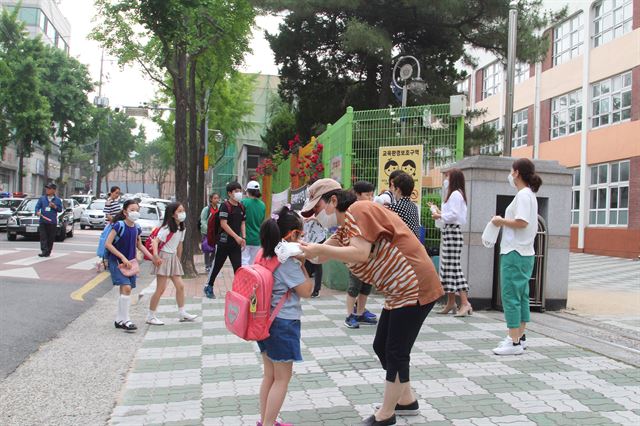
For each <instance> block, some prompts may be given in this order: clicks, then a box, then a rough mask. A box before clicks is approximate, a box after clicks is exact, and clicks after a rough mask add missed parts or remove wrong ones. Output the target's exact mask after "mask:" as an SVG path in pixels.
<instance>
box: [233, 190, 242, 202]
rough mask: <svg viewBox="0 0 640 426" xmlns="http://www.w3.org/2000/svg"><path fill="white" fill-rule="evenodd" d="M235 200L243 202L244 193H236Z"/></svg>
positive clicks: (234, 194)
mask: <svg viewBox="0 0 640 426" xmlns="http://www.w3.org/2000/svg"><path fill="white" fill-rule="evenodd" d="M233 199H234V200H236V201H237V202H240V201H242V192H234V193H233Z"/></svg>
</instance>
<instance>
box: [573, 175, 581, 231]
mask: <svg viewBox="0 0 640 426" xmlns="http://www.w3.org/2000/svg"><path fill="white" fill-rule="evenodd" d="M571 195H572V197H571V224H572V225H577V224H578V220H579V218H580V169H579V168H578V169H573V187H572V188H571Z"/></svg>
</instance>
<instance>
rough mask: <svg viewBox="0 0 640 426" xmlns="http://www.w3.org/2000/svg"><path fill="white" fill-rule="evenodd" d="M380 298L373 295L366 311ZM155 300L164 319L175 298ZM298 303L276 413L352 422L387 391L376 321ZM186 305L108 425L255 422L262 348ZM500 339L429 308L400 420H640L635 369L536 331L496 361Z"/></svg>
mask: <svg viewBox="0 0 640 426" xmlns="http://www.w3.org/2000/svg"><path fill="white" fill-rule="evenodd" d="M380 302H381V300H380V299H379V298H377V299H374V300H372V301H371V303H370V307H371V308H372V310H373V311H376V312H379V309H380ZM162 303H166V305H163V306H162V307H161V309H160V310H161V311H165V312H166V314H164V315H167V317H168V314H169V312H172V311H173V310H174V308H173V307H172V306H171V304H172V303H173V301H172V300H171V299H163V300H162ZM303 307H304V318H303V324H302V350H303V357H304V362H302V363H298V364H295V365H294V377H293V379H292V381H291V384H290V387H289V393H288V395H287V399H286V401H285V403H284V407H283V409H282V413H281V414H282V418H283V419H284V420H285V421H287V422H292V423H294V424H296V425H309V426H311V425H314V426H315V425H351V424H358V422H359V420H360V419H361V418H363V417H365V416H367V415H369V414H371V413H372V410H373V408H372V406H373V404H374V403H377V402H379V401H380V400H381V396H382V391H383V380H384V372H383V370H382V369H381V368H380V365H379V363H378V362H377V360H376V358H375V356H374V353H373V350H372V348H371V342H372V340H373V335H374V333H375V327H361V328H360V329H358V330H348V329H346V328H344V326H342V325H341V322H342V321H343V319H344V314H343V309H344V301H343V297H342V296H327V297H321V298H318V299H313V300H311V301H308V302H304V305H303ZM187 308H188V310H189V311H190V312H193V313H198V314H199V315H200V318H198V320H197V321H196V322H195V323H178V322H177V320H176V319H170V320H168V321H167V325H165V326H162V327H155V328H152V329H149V331H148V332H147V334H146V338H145V342H144V346H143V348H141V349H140V350H139V351H138V354H137V357H136V361H135V364H134V366H133V369H132V371H131V372H130V374H129V376H128V378H127V383H126V387H125V389H124V390H123V393H122V396H121V399H120V401H119V402H118V405H117V407H116V408H115V409H114V411H113V415H112V419H111V422H112V424H114V425H125V424H127V425H129V424H130V425H141V424H145V425H160V424H164V425H198V424H204V425H255V423H256V420H258V392H259V387H260V381H261V358H260V355H259V354H258V352H257V346H256V345H255V343H250V342H245V341H242V340H241V339H238V338H236V337H235V336H233V335H231V334H229V333H228V332H227V331H226V329H225V328H224V322H223V318H222V313H223V301H222V300H220V299H217V300H208V299H202V300H201V299H192V300H191V301H190V302H189V305H188V306H187ZM140 332H144V330H141V331H140ZM504 335H505V329H504V324H502V323H500V322H496V321H494V320H492V319H490V318H488V317H486V316H484V315H483V314H482V313H475V314H474V315H473V317H467V318H454V317H453V316H440V315H436V314H435V313H433V314H431V315H430V316H429V318H427V321H426V323H425V325H424V327H423V329H422V332H421V333H420V336H419V338H418V342H417V343H416V345H415V347H414V350H413V354H412V371H411V379H412V383H413V386H414V388H415V390H416V392H417V394H418V396H419V401H420V406H421V413H420V415H419V416H415V417H406V418H399V421H398V424H400V425H407V424H415V425H421V424H429V425H456V426H462V425H589V424H594V425H609V424H612V425H613V424H621V425H637V424H640V374H639V370H638V369H635V368H632V367H629V366H627V365H625V364H622V363H620V362H617V361H613V360H610V359H608V358H605V357H602V356H599V355H597V354H594V353H591V352H588V351H585V350H582V349H579V348H576V347H573V346H571V345H568V344H565V343H562V342H559V341H557V340H554V339H551V338H547V337H542V336H540V335H536V334H534V333H530V334H528V337H529V339H528V341H529V349H527V351H526V353H525V354H524V355H521V356H517V357H497V356H495V355H493V354H492V353H491V349H492V348H493V347H494V346H495V344H496V343H497V341H498V340H500V339H501V338H503V337H504Z"/></svg>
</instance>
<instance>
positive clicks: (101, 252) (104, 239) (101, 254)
mask: <svg viewBox="0 0 640 426" xmlns="http://www.w3.org/2000/svg"><path fill="white" fill-rule="evenodd" d="M118 223H119V224H120V231H119V232H118V233H117V234H116V236H115V238H114V239H113V244H115V243H117V242H118V240H119V239H120V238H121V237H122V235H124V227H125V224H124V221H123V220H120V221H118ZM112 229H113V224H112V223H110V224H108V225H107V226H105V227H104V229H103V230H102V234H100V240H98V249H97V250H96V254H97V255H98V257H101V258H104V257H106V256H107V249H106V248H105V246H104V245H105V244H106V243H107V237H108V236H109V233H110V232H111V230H112Z"/></svg>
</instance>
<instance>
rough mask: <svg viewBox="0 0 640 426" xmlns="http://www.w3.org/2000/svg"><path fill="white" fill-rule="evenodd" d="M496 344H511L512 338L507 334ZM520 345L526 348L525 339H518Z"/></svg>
mask: <svg viewBox="0 0 640 426" xmlns="http://www.w3.org/2000/svg"><path fill="white" fill-rule="evenodd" d="M498 346H513V340H512V339H511V337H509V336H507V337H505V338H504V339H503V340H501V341H500V343H498ZM520 346H522V349H527V341H526V340H520Z"/></svg>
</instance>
